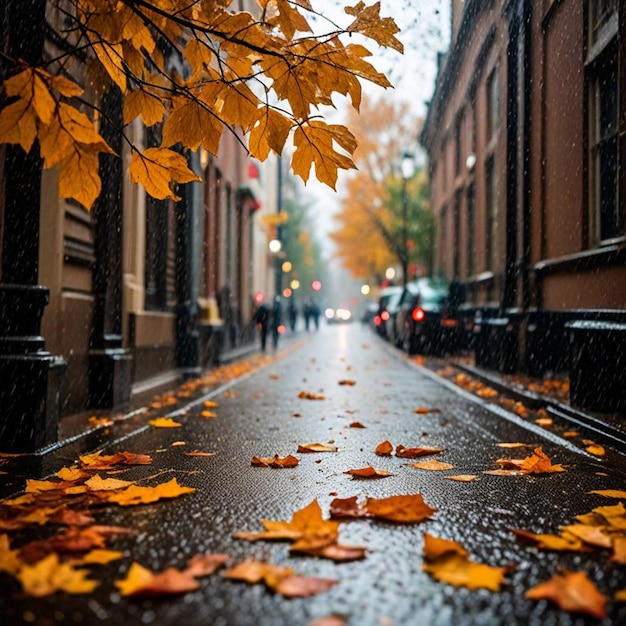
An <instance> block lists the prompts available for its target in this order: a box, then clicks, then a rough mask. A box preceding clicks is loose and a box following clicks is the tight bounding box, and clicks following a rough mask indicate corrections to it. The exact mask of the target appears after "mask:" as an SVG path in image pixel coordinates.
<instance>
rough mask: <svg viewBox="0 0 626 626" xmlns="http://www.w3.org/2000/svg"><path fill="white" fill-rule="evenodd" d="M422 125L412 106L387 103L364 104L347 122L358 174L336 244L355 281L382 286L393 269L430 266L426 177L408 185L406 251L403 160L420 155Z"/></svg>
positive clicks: (345, 197) (346, 195)
mask: <svg viewBox="0 0 626 626" xmlns="http://www.w3.org/2000/svg"><path fill="white" fill-rule="evenodd" d="M420 124H421V122H420V120H419V119H417V118H416V117H415V115H413V114H412V113H411V111H410V108H409V106H408V104H406V103H403V104H397V103H392V102H389V101H385V100H379V101H374V100H368V99H365V98H364V99H363V102H362V106H361V111H360V114H359V115H358V116H356V115H352V114H350V115H349V116H348V126H350V128H351V129H352V130H353V132H354V134H355V136H356V138H357V143H358V148H357V150H356V151H355V153H354V157H355V161H356V164H357V166H358V171H356V172H354V173H352V174H351V175H350V177H349V178H348V180H347V182H346V185H345V189H344V191H343V194H342V205H341V210H340V211H339V213H338V214H337V215H336V220H337V222H338V227H337V229H336V230H335V231H334V232H333V233H332V238H333V240H334V241H335V244H336V246H337V255H338V256H339V257H340V258H341V260H342V262H343V264H344V266H345V267H346V268H347V269H348V270H350V271H351V273H352V274H353V275H354V276H356V277H359V278H363V279H367V280H371V279H374V280H378V281H380V280H381V279H382V277H383V276H384V272H385V269H386V268H387V267H389V266H391V265H395V264H398V265H400V266H402V267H406V266H407V265H408V264H411V263H418V264H420V265H421V266H422V267H424V268H427V267H428V265H429V257H430V247H431V238H432V219H431V214H430V206H429V202H428V184H427V179H426V174H425V172H424V171H418V172H417V174H416V176H414V178H413V179H412V180H410V181H407V183H406V192H407V232H406V235H407V241H406V246H405V241H404V235H405V233H404V220H403V202H404V197H403V193H404V188H403V182H402V180H401V176H400V159H401V156H402V154H403V153H404V152H405V151H411V152H413V151H414V150H415V146H416V142H417V133H418V130H419V127H420ZM405 255H406V257H407V258H404V256H405Z"/></svg>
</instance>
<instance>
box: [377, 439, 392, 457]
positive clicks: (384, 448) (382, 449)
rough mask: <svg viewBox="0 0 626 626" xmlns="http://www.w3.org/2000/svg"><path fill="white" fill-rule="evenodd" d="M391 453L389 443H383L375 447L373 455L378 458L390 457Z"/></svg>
mask: <svg viewBox="0 0 626 626" xmlns="http://www.w3.org/2000/svg"><path fill="white" fill-rule="evenodd" d="M392 452H393V446H392V445H391V442H390V441H383V442H382V443H379V444H378V445H377V446H376V449H375V450H374V453H375V454H377V455H378V456H391V453H392Z"/></svg>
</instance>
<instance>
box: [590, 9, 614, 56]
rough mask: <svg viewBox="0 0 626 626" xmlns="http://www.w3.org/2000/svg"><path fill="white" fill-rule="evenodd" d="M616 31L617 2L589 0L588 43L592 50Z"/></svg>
mask: <svg viewBox="0 0 626 626" xmlns="http://www.w3.org/2000/svg"><path fill="white" fill-rule="evenodd" d="M616 31H617V0H590V2H589V43H590V48H591V49H593V47H594V46H595V45H597V44H598V43H600V44H602V42H604V41H606V40H607V39H610V38H611V37H612V36H613V35H614V34H615V32H616Z"/></svg>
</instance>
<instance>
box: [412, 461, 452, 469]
mask: <svg viewBox="0 0 626 626" xmlns="http://www.w3.org/2000/svg"><path fill="white" fill-rule="evenodd" d="M410 467H416V468H417V469H423V470H430V471H433V472H440V471H443V470H449V469H452V468H453V467H454V465H451V464H450V463H442V462H441V461H420V462H419V463H411V464H410Z"/></svg>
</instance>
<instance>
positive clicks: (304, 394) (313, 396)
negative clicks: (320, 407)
mask: <svg viewBox="0 0 626 626" xmlns="http://www.w3.org/2000/svg"><path fill="white" fill-rule="evenodd" d="M298 398H303V399H305V400H326V396H324V395H323V394H321V393H314V392H313V391H301V392H300V393H299V394H298Z"/></svg>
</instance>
